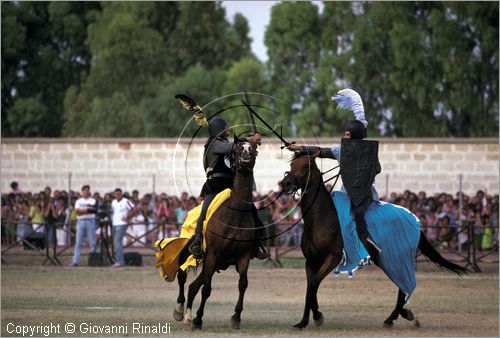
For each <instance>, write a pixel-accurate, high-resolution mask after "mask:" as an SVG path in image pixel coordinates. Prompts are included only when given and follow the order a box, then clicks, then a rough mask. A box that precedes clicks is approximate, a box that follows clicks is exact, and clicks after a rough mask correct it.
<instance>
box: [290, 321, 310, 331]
mask: <svg viewBox="0 0 500 338" xmlns="http://www.w3.org/2000/svg"><path fill="white" fill-rule="evenodd" d="M308 324H309V323H308V322H305V321H300V322H298V323H297V324H295V325H294V326H293V327H294V328H296V329H303V328H305V327H306V326H307V325H308Z"/></svg>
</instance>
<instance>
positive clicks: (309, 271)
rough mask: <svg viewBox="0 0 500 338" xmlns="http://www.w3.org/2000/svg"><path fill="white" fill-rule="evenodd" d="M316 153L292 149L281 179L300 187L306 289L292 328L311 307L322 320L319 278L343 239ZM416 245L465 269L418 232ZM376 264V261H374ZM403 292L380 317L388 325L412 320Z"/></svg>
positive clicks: (290, 188)
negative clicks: (290, 160)
mask: <svg viewBox="0 0 500 338" xmlns="http://www.w3.org/2000/svg"><path fill="white" fill-rule="evenodd" d="M315 158H316V156H315V155H313V156H308V155H306V154H301V153H296V155H295V156H294V158H293V159H292V162H291V164H290V167H291V168H290V171H289V172H287V173H286V175H285V178H284V179H283V180H282V181H281V186H282V187H283V190H284V191H285V192H286V193H288V194H292V193H295V192H297V191H298V190H299V189H301V190H302V195H301V199H300V208H301V210H302V215H303V219H304V232H303V233H302V240H301V248H302V252H303V253H304V256H305V258H306V275H307V289H306V290H307V292H306V299H305V307H304V315H303V316H302V320H301V321H300V322H299V323H297V324H295V325H294V327H296V328H304V327H306V326H307V325H308V324H309V313H310V311H311V310H312V313H313V319H314V321H315V324H316V325H318V326H319V325H321V324H322V323H323V315H322V313H321V312H320V311H319V310H318V308H319V306H318V299H317V292H318V288H319V285H320V284H321V281H322V280H323V279H324V278H325V277H326V276H327V275H328V274H329V273H330V272H332V271H333V269H335V268H336V267H337V266H338V265H339V263H340V262H341V260H342V255H343V241H342V234H341V231H340V224H339V220H338V215H337V210H336V209H335V205H334V204H333V201H332V198H331V196H330V194H329V193H328V191H327V190H326V188H325V185H324V184H323V179H322V175H321V172H320V171H319V169H318V167H317V166H316V162H315ZM418 249H419V250H420V251H421V252H422V253H423V254H424V255H425V256H427V257H428V258H429V259H430V260H431V261H432V262H434V263H435V264H437V265H438V266H440V267H442V268H445V269H447V270H448V271H450V272H452V273H455V274H457V275H461V274H462V273H464V272H466V269H465V268H463V267H461V266H458V265H456V264H454V263H452V262H449V261H447V260H446V259H444V258H443V257H442V256H441V255H440V254H439V253H438V252H437V251H435V250H434V248H433V247H432V246H431V245H430V244H429V242H428V241H427V239H426V237H425V235H424V234H423V233H422V232H421V233H420V239H419V243H418ZM375 264H377V265H378V262H375ZM404 304H405V294H404V292H403V291H402V290H401V289H399V291H398V298H397V302H396V307H395V308H394V310H393V311H392V313H391V314H390V315H389V317H387V319H386V320H385V321H384V325H387V326H391V325H393V321H394V320H396V319H397V318H398V317H399V315H401V316H402V317H403V318H405V319H407V320H410V321H411V320H413V319H414V316H413V313H412V312H411V310H409V309H405V308H404Z"/></svg>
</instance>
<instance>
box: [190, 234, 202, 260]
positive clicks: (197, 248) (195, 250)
mask: <svg viewBox="0 0 500 338" xmlns="http://www.w3.org/2000/svg"><path fill="white" fill-rule="evenodd" d="M202 244H203V239H202V238H201V235H200V234H198V233H197V234H195V235H194V240H193V242H192V243H191V245H190V246H189V253H191V255H193V257H194V258H195V259H200V258H201V257H202V256H203V250H202Z"/></svg>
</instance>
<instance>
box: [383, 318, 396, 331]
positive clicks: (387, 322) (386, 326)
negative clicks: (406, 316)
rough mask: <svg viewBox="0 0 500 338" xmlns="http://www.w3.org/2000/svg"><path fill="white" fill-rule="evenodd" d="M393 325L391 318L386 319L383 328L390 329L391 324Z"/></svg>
mask: <svg viewBox="0 0 500 338" xmlns="http://www.w3.org/2000/svg"><path fill="white" fill-rule="evenodd" d="M393 325H394V323H393V322H392V320H391V321H389V320H386V321H385V322H384V327H385V328H388V329H390V328H392V326H393Z"/></svg>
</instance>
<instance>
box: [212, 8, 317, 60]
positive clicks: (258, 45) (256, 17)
mask: <svg viewBox="0 0 500 338" xmlns="http://www.w3.org/2000/svg"><path fill="white" fill-rule="evenodd" d="M277 3H279V1H223V2H222V7H224V8H225V9H226V18H227V19H228V20H229V22H231V23H232V22H233V17H234V15H235V14H236V13H241V14H243V16H244V17H245V18H246V19H247V20H248V25H249V26H250V37H251V38H252V51H253V52H254V54H255V56H257V58H258V59H259V60H260V61H262V62H265V61H267V59H268V56H267V48H266V46H265V45H264V34H265V32H266V27H267V25H268V24H269V20H270V19H271V7H273V6H274V5H275V4H277ZM313 3H314V4H315V5H316V6H318V7H319V8H320V11H321V9H322V7H323V4H322V3H321V1H313Z"/></svg>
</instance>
